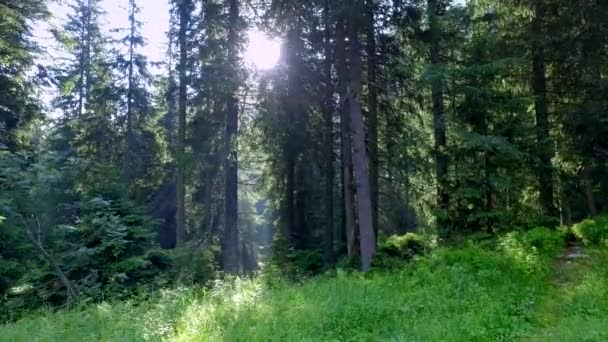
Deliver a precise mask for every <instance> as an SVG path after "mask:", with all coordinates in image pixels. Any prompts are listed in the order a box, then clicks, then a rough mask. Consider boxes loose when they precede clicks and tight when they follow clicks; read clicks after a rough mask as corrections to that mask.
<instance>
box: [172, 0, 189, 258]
mask: <svg viewBox="0 0 608 342" xmlns="http://www.w3.org/2000/svg"><path fill="white" fill-rule="evenodd" d="M188 3H189V0H182V1H181V2H180V5H179V36H178V41H179V100H178V102H179V103H178V107H179V109H178V111H179V113H178V119H177V121H178V123H177V151H176V160H177V184H176V186H177V191H176V193H177V201H176V203H177V207H176V213H175V224H176V227H175V244H176V246H177V247H179V246H181V245H182V244H183V243H184V241H185V237H186V203H185V201H186V185H185V179H184V178H185V167H186V165H185V149H186V105H187V103H186V101H187V100H188V93H187V91H188V88H187V87H188V85H187V83H186V82H187V74H186V71H187V68H188V66H187V65H186V64H187V58H188V47H187V45H186V44H187V42H186V33H187V30H188V22H189V19H190V13H189V8H188V7H189V6H187V5H188Z"/></svg>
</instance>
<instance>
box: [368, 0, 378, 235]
mask: <svg viewBox="0 0 608 342" xmlns="http://www.w3.org/2000/svg"><path fill="white" fill-rule="evenodd" d="M374 11H375V4H374V0H367V42H366V52H367V89H368V99H367V101H368V110H369V113H368V117H367V127H368V142H369V169H370V188H371V201H372V218H373V225H374V229H375V230H374V233H375V235H376V236H378V229H379V226H378V192H379V188H378V85H377V77H376V75H377V62H376V30H375V18H374Z"/></svg>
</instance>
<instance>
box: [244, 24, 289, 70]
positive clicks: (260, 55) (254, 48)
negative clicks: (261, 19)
mask: <svg viewBox="0 0 608 342" xmlns="http://www.w3.org/2000/svg"><path fill="white" fill-rule="evenodd" d="M247 36H248V40H249V43H248V45H247V50H246V51H245V61H246V62H247V64H250V65H252V66H253V67H255V68H256V69H259V70H268V69H272V68H273V67H274V66H275V65H277V63H278V62H279V58H280V57H281V43H280V42H279V41H278V40H274V39H271V38H269V37H268V36H267V35H266V34H265V33H264V32H261V31H258V30H251V31H249V32H248V33H247Z"/></svg>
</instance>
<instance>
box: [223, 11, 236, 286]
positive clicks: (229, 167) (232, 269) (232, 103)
mask: <svg viewBox="0 0 608 342" xmlns="http://www.w3.org/2000/svg"><path fill="white" fill-rule="evenodd" d="M228 3H229V11H228V13H229V14H228V62H229V63H230V66H231V67H232V68H234V69H233V70H235V75H233V77H232V78H231V84H230V85H231V89H230V93H229V94H228V103H227V104H226V109H227V110H226V136H225V139H226V142H225V143H226V160H225V166H224V168H225V172H226V174H225V177H226V179H225V198H224V200H225V207H224V210H225V216H224V237H223V241H222V256H223V259H224V271H225V272H228V273H231V274H237V273H238V272H239V271H240V256H239V227H238V214H239V213H238V159H237V157H238V156H237V146H236V140H237V134H238V121H239V113H238V112H239V105H238V98H237V91H238V80H237V78H238V75H236V73H237V72H236V70H238V67H239V65H238V64H239V62H238V31H237V30H238V24H239V23H238V21H239V2H238V0H229V1H228Z"/></svg>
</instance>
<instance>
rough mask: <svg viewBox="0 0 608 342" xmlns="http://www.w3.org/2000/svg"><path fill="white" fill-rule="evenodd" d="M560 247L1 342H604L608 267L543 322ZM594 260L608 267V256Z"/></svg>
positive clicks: (60, 316)
mask: <svg viewBox="0 0 608 342" xmlns="http://www.w3.org/2000/svg"><path fill="white" fill-rule="evenodd" d="M563 245H564V234H562V233H560V232H557V231H554V230H548V229H544V228H538V229H535V230H532V231H529V232H517V233H510V234H507V235H505V236H503V237H501V238H500V239H498V240H497V242H496V246H497V247H495V248H494V247H492V248H490V247H488V246H487V245H484V246H480V245H479V244H477V243H475V242H469V243H468V244H466V245H465V246H462V247H459V248H437V249H435V250H433V251H432V252H430V253H428V254H427V255H426V256H422V257H416V258H414V259H413V260H412V261H410V262H409V263H408V264H407V265H406V266H404V267H402V268H401V269H399V270H393V271H392V272H390V273H389V272H385V271H380V270H376V271H374V272H372V273H371V274H367V275H364V274H361V273H357V272H347V271H337V272H335V273H331V274H329V273H328V274H325V275H322V276H319V277H316V278H313V279H311V280H308V281H304V282H303V283H302V284H294V283H293V282H289V281H287V280H282V279H281V278H277V277H276V276H275V275H273V276H272V277H268V276H266V277H265V276H262V277H258V278H257V279H254V280H238V279H237V280H234V281H227V282H225V283H223V284H220V283H218V284H217V285H216V286H215V287H213V289H209V290H204V289H196V288H190V289H180V290H172V291H164V292H160V293H158V295H157V297H156V298H153V299H149V300H145V301H135V300H133V301H127V302H117V303H103V304H98V305H88V306H84V307H81V308H79V309H73V310H70V311H64V312H60V313H57V314H50V313H44V312H42V313H39V314H38V315H31V316H30V317H28V318H26V319H23V320H21V321H19V322H17V323H14V324H8V325H4V326H0V340H3V341H31V340H37V341H83V340H96V341H97V340H99V341H145V340H152V341H155V340H168V341H221V340H225V341H500V340H502V341H511V340H542V339H545V338H547V339H550V337H551V336H553V337H555V336H562V335H563V336H572V337H576V336H587V337H589V338H590V340H601V339H600V338H603V337H605V333H603V332H602V331H603V330H602V329H603V327H605V326H606V324H607V323H608V322H607V321H606V317H608V311H606V310H608V309H606V307H608V306H606V305H604V306H602V303H605V300H606V299H608V292H607V286H606V279H608V273H607V271H606V269H605V267H603V268H602V267H601V266H600V265H602V264H601V263H598V264H597V265H596V264H595V263H593V264H592V265H590V266H589V270H591V272H590V273H588V274H586V275H585V276H581V278H580V281H579V280H577V281H578V282H574V284H573V286H572V288H571V289H568V291H566V292H565V293H566V295H565V300H564V301H563V303H561V304H559V305H555V306H552V307H555V309H556V310H560V311H563V312H564V318H563V319H560V320H559V321H557V322H556V323H559V324H555V326H553V325H548V324H547V321H546V320H544V319H542V317H539V315H540V313H539V308H542V307H544V306H543V305H541V303H542V302H543V301H545V300H547V298H550V297H552V296H553V294H554V293H553V292H552V291H553V290H551V289H552V286H551V284H552V277H553V274H552V264H553V263H554V260H555V257H556V255H557V254H559V253H560V251H561V250H562V248H563ZM597 253H599V254H597V257H598V260H601V262H603V263H604V264H603V265H605V262H606V261H608V258H607V254H606V252H602V253H600V252H597ZM594 255H595V254H594ZM562 320H563V322H562ZM580 329H586V330H585V331H582V330H580ZM602 334H604V335H602ZM572 340H574V339H572Z"/></svg>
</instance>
